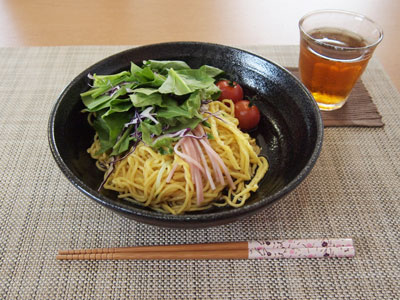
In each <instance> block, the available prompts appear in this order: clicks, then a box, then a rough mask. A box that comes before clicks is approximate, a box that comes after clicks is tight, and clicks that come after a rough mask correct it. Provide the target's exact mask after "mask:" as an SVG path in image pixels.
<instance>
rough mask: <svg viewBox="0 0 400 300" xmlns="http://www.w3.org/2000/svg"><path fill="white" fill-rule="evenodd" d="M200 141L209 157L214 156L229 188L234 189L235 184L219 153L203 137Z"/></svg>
mask: <svg viewBox="0 0 400 300" xmlns="http://www.w3.org/2000/svg"><path fill="white" fill-rule="evenodd" d="M200 143H201V144H202V145H203V147H204V149H206V151H207V154H208V155H209V156H210V157H211V156H213V157H214V158H215V160H216V161H217V162H218V163H219V165H220V166H221V167H222V169H223V171H224V173H225V176H226V178H227V180H228V183H229V185H230V186H231V188H232V189H233V190H234V189H236V187H235V184H234V183H233V180H232V177H231V175H230V174H229V170H228V168H227V167H226V165H225V163H224V161H223V160H222V158H221V157H219V155H218V154H217V153H216V152H215V151H214V149H213V148H211V146H210V145H209V144H207V143H206V142H205V141H204V140H203V139H201V140H200Z"/></svg>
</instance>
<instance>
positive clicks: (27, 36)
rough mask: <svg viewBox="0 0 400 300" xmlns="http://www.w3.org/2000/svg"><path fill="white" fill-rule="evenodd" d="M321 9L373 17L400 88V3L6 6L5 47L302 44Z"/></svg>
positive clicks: (17, 2) (101, 0) (0, 16)
mask: <svg viewBox="0 0 400 300" xmlns="http://www.w3.org/2000/svg"><path fill="white" fill-rule="evenodd" d="M322 8H333V9H345V10H350V11H355V12H359V13H362V14H364V15H367V16H369V17H370V18H372V19H373V20H375V21H376V22H377V23H379V24H380V25H381V26H382V28H383V30H384V33H385V37H384V40H383V42H382V43H381V45H380V46H379V47H378V48H377V51H376V57H377V58H378V59H379V61H380V62H381V63H382V64H383V66H384V69H385V71H386V72H387V73H388V75H389V76H390V78H391V80H392V82H393V83H394V84H395V86H396V87H397V89H400V58H399V56H398V55H397V51H396V49H398V48H399V47H400V35H399V34H398V32H399V31H400V1H397V0H353V1H348V0H325V1H320V0H308V1H297V0H282V1H270V0H267V1H263V0H234V1H229V2H228V1H222V0H216V1H215V0H201V1H199V0H196V1H184V0H169V1H159V0H147V1H134V0H120V1H108V0H86V1H81V0H69V1H55V0H53V1H51V0H35V1H30V0H0V46H60V45H142V44H149V43H156V42H166V41H204V42H216V43H223V44H235V45H262V44H268V45H288V44H292V45H295V44H298V41H299V34H298V29H297V22H298V20H299V19H300V18H301V16H302V15H304V14H305V13H307V12H309V11H312V10H316V9H322Z"/></svg>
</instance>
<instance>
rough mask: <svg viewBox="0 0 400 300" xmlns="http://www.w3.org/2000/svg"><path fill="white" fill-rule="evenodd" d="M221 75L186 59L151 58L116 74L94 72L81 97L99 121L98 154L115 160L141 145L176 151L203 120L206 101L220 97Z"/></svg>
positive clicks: (217, 70) (94, 122) (96, 125)
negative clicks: (194, 66)
mask: <svg viewBox="0 0 400 300" xmlns="http://www.w3.org/2000/svg"><path fill="white" fill-rule="evenodd" d="M221 73H223V71H222V70H220V69H218V68H215V67H211V66H207V65H203V66H201V67H200V68H198V69H192V68H190V67H189V66H188V65H187V64H186V63H185V62H183V61H156V60H147V61H144V62H143V66H142V67H139V66H138V65H136V64H134V63H133V62H132V63H131V67H130V70H129V71H122V72H120V73H117V74H112V75H97V74H89V75H88V77H89V78H90V79H92V80H93V83H92V84H91V88H90V89H89V90H88V91H86V92H84V93H82V94H81V98H82V101H83V103H84V105H85V107H86V108H85V109H84V112H90V113H92V116H93V117H94V119H93V123H92V124H93V127H94V129H95V130H96V132H97V134H98V137H99V141H100V145H101V149H100V150H99V154H101V153H105V152H111V154H110V156H115V157H116V156H119V155H121V154H123V153H124V152H126V151H127V150H129V149H130V147H131V146H132V145H136V144H137V143H138V142H139V141H143V142H144V143H145V144H147V145H149V146H151V147H153V148H154V149H156V150H158V151H159V152H160V153H172V152H173V147H172V142H174V141H176V140H178V139H179V138H181V137H182V136H183V135H185V134H188V132H190V130H192V129H194V128H196V126H197V125H198V124H199V123H201V122H204V120H203V117H202V115H201V113H200V107H201V104H202V101H206V100H216V99H218V97H219V94H220V90H219V89H218V87H217V86H216V85H215V84H214V82H215V78H216V77H217V76H218V75H220V74H221Z"/></svg>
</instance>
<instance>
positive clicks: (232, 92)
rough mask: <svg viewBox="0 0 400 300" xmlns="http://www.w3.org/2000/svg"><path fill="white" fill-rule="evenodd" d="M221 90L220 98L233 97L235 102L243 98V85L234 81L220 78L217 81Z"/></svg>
mask: <svg viewBox="0 0 400 300" xmlns="http://www.w3.org/2000/svg"><path fill="white" fill-rule="evenodd" d="M216 85H217V87H218V88H219V89H220V90H221V95H220V96H219V98H218V100H224V99H231V100H232V101H233V103H236V102H238V101H239V100H242V99H243V89H242V87H241V86H240V85H239V84H237V83H236V82H234V81H230V80H220V81H218V82H217V83H216Z"/></svg>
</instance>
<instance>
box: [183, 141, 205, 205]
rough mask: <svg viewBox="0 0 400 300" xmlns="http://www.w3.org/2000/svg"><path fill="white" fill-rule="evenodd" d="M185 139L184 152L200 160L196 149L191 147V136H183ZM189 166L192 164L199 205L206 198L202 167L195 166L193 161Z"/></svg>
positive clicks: (191, 169) (195, 159)
mask: <svg viewBox="0 0 400 300" xmlns="http://www.w3.org/2000/svg"><path fill="white" fill-rule="evenodd" d="M183 140H185V141H184V142H183V143H182V149H183V152H184V153H185V154H186V155H188V156H189V155H190V154H192V157H193V160H194V161H196V162H198V161H199V157H198V156H197V153H196V151H194V148H193V147H191V143H190V138H183ZM189 166H190V173H191V174H192V180H193V182H194V185H195V186H196V195H197V205H199V204H200V203H202V202H203V200H204V194H203V182H202V180H201V174H200V169H199V168H197V167H195V166H194V165H193V164H191V163H189Z"/></svg>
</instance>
